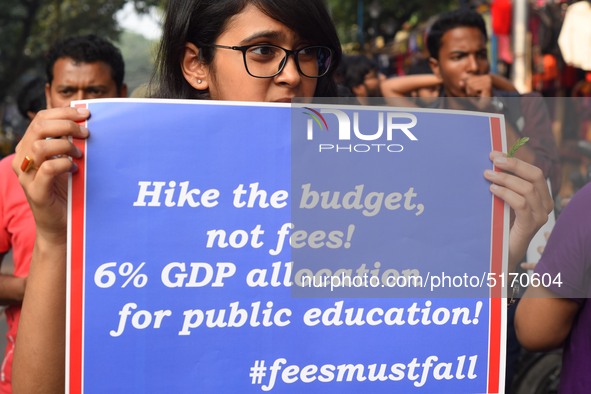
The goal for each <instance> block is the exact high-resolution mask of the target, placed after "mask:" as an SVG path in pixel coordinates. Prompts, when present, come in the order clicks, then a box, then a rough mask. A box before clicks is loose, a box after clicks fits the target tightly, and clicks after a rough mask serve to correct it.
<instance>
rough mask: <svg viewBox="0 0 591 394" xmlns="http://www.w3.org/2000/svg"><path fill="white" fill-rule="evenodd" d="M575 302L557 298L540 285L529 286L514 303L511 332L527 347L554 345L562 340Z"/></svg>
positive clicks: (574, 313) (551, 346)
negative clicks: (513, 328) (513, 325)
mask: <svg viewBox="0 0 591 394" xmlns="http://www.w3.org/2000/svg"><path fill="white" fill-rule="evenodd" d="M578 310H579V304H578V303H577V302H575V301H573V300H571V299H568V298H558V297H557V296H556V295H555V294H554V293H552V292H551V291H550V290H548V289H546V288H544V287H529V288H528V289H527V290H526V292H525V294H524V296H523V298H522V299H521V300H520V301H519V304H518V305H517V311H516V313H515V332H516V334H517V338H518V339H519V342H520V343H521V345H522V346H523V347H524V348H526V349H527V350H530V351H546V350H551V349H556V348H559V347H561V346H562V345H563V344H564V341H565V340H566V338H567V337H568V334H569V333H570V330H571V328H572V325H573V321H574V319H575V316H576V315H577V311H578Z"/></svg>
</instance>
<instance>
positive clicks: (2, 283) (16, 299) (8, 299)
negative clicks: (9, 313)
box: [0, 274, 27, 305]
mask: <svg viewBox="0 0 591 394" xmlns="http://www.w3.org/2000/svg"><path fill="white" fill-rule="evenodd" d="M26 283H27V279H26V278H19V277H17V276H13V275H5V274H0V305H19V304H20V303H21V302H22V301H23V296H24V295H25V286H26Z"/></svg>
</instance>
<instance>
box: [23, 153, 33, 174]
mask: <svg viewBox="0 0 591 394" xmlns="http://www.w3.org/2000/svg"><path fill="white" fill-rule="evenodd" d="M31 169H35V170H36V169H37V167H35V160H33V159H32V158H30V157H29V156H25V158H24V159H23V161H22V163H21V171H22V172H29V170H31Z"/></svg>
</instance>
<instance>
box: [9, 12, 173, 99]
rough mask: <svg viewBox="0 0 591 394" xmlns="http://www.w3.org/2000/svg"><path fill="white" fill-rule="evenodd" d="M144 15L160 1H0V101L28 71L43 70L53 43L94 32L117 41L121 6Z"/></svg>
mask: <svg viewBox="0 0 591 394" xmlns="http://www.w3.org/2000/svg"><path fill="white" fill-rule="evenodd" d="M128 1H129V2H133V4H134V7H135V8H136V10H137V11H138V12H147V11H148V10H149V8H150V7H151V6H157V5H159V4H160V3H161V1H160V0H2V7H0V100H2V99H3V98H4V97H5V96H6V94H7V93H8V92H9V91H10V90H11V89H12V88H13V87H14V84H15V82H18V81H19V80H20V77H21V76H22V75H23V74H24V73H26V72H27V71H28V70H31V69H36V70H39V71H41V70H43V63H44V60H43V57H44V55H45V53H46V51H47V49H48V48H49V47H50V46H51V44H52V43H53V42H55V41H56V40H58V39H60V38H63V37H66V36H69V35H75V34H76V35H78V34H89V33H94V34H98V35H100V36H103V37H106V38H109V39H111V40H117V38H118V37H119V34H120V29H119V26H118V24H117V21H116V20H115V14H116V13H117V11H119V10H120V9H122V8H123V6H124V5H125V3H127V2H128Z"/></svg>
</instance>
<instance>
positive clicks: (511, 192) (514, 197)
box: [484, 152, 554, 272]
mask: <svg viewBox="0 0 591 394" xmlns="http://www.w3.org/2000/svg"><path fill="white" fill-rule="evenodd" d="M490 158H491V160H492V161H493V163H494V164H495V166H496V167H497V168H498V169H499V170H501V171H502V172H497V171H492V170H487V171H485V173H484V176H485V178H486V179H488V180H489V181H490V182H492V185H491V186H490V190H491V192H492V193H493V194H494V195H495V196H497V197H499V198H501V199H503V201H505V202H506V203H507V204H509V206H510V207H511V209H512V211H513V213H514V214H515V220H514V221H513V224H512V226H511V231H510V233H509V271H510V272H511V271H514V270H515V267H516V266H517V264H518V263H519V262H520V260H521V259H522V258H523V257H524V256H525V252H526V251H527V247H528V245H529V243H530V241H531V239H532V237H533V236H534V235H535V234H536V232H537V231H538V230H539V229H540V228H541V227H542V226H543V225H544V223H546V221H547V220H548V214H549V213H550V212H551V211H552V209H553V207H554V201H553V200H552V197H551V196H550V192H549V190H548V184H547V183H546V179H544V175H543V173H542V170H540V169H539V168H538V167H535V166H533V165H531V164H528V163H526V162H524V161H522V160H519V159H516V158H508V157H506V156H505V155H504V154H503V153H501V152H491V154H490Z"/></svg>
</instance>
